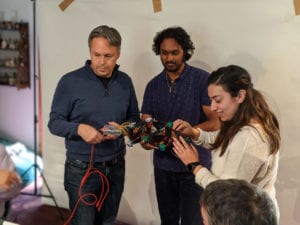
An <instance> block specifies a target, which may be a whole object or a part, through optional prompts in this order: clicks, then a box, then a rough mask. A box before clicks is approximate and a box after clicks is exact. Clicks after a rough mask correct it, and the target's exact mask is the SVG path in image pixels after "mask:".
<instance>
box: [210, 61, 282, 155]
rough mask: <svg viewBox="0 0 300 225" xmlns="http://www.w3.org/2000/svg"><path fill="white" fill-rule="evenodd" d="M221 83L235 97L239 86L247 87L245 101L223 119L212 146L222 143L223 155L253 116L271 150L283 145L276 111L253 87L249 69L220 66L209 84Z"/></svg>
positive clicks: (239, 88) (211, 76)
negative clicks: (233, 113)
mask: <svg viewBox="0 0 300 225" xmlns="http://www.w3.org/2000/svg"><path fill="white" fill-rule="evenodd" d="M210 84H215V85H220V86H222V87H223V89H224V90H225V91H226V92H228V93H229V94H230V95H231V96H232V97H236V96H237V95H238V93H239V91H240V90H245V91H246V96H245V99H244V101H243V102H242V103H241V104H240V106H239V109H238V110H237V112H236V113H235V115H234V117H233V118H232V119H231V120H230V121H225V122H222V123H221V129H220V132H219V135H218V136H217V138H216V141H215V142H214V144H213V145H212V149H216V148H218V147H220V146H221V153H220V156H221V155H223V154H224V152H225V151H226V148H227V146H228V144H229V142H230V141H231V140H232V138H233V137H234V135H235V134H236V133H237V132H239V130H240V129H241V128H242V127H243V126H246V125H250V120H251V119H255V120H257V121H258V122H259V123H260V124H261V125H262V127H263V129H264V131H265V133H266V136H267V138H268V142H269V145H270V154H273V153H276V152H277V151H278V150H279V147H280V131H279V123H278V120H277V118H276V116H275V114H274V113H273V112H272V111H271V110H270V109H269V106H268V104H267V102H266V101H265V99H264V97H263V95H262V94H261V93H260V92H259V91H258V90H256V89H254V88H253V84H252V82H251V77H250V75H249V73H248V72H247V71H246V70H245V69H243V68H242V67H239V66H236V65H229V66H225V67H221V68H219V69H217V70H216V71H214V72H212V74H211V75H210V76H209V78H208V85H210Z"/></svg>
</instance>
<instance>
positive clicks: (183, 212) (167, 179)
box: [154, 168, 203, 225]
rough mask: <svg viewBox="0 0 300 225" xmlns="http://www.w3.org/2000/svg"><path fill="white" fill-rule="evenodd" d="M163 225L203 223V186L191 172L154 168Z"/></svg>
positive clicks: (200, 224) (197, 224)
mask: <svg viewBox="0 0 300 225" xmlns="http://www.w3.org/2000/svg"><path fill="white" fill-rule="evenodd" d="M154 176H155V188H156V197H157V203H158V209H159V214H160V218H161V225H179V224H181V225H203V222H202V216H201V212H200V204H199V201H200V195H201V193H202V190H203V189H202V188H201V187H200V186H199V185H198V184H196V183H195V180H194V179H195V177H194V175H193V174H192V173H190V172H181V173H178V172H171V171H165V170H161V169H158V168H154Z"/></svg>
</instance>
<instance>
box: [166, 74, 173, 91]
mask: <svg viewBox="0 0 300 225" xmlns="http://www.w3.org/2000/svg"><path fill="white" fill-rule="evenodd" d="M166 82H167V85H168V88H169V93H172V90H173V87H174V85H175V81H172V80H171V79H169V78H168V76H167V75H166Z"/></svg>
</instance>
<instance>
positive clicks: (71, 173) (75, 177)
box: [64, 159, 125, 225]
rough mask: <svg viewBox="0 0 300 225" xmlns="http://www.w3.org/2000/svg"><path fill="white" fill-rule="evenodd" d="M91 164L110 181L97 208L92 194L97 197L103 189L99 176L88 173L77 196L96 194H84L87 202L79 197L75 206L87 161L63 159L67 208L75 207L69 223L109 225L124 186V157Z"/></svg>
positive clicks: (116, 209) (114, 216) (113, 217)
mask: <svg viewBox="0 0 300 225" xmlns="http://www.w3.org/2000/svg"><path fill="white" fill-rule="evenodd" d="M93 167H94V168H97V169H98V170H100V171H101V172H102V173H103V174H104V175H105V176H106V177H107V179H108V181H109V185H110V187H109V193H108V195H107V197H106V199H105V200H104V203H103V205H102V207H101V210H100V211H98V210H97V208H96V206H95V204H93V203H94V202H95V198H99V196H100V194H101V193H102V192H103V190H102V189H101V188H102V186H103V185H102V182H101V178H100V176H99V175H98V174H96V173H94V174H92V175H90V176H89V177H88V179H87V181H86V183H84V185H83V187H82V188H81V196H82V195H84V194H87V193H90V194H92V193H93V194H95V196H96V197H93V196H85V197H84V201H86V202H87V203H90V204H89V205H87V204H86V203H84V202H83V201H82V200H81V201H80V203H79V204H78V206H77V208H76V207H75V206H76V203H77V201H78V198H79V196H78V195H79V194H78V190H79V188H80V184H81V180H82V178H83V176H84V175H85V173H86V170H87V169H88V163H85V162H81V161H78V160H72V159H67V160H66V163H65V177H64V185H65V190H66V191H67V193H68V197H69V207H70V210H71V211H72V210H76V211H75V214H74V216H73V218H72V220H71V223H70V224H71V225H113V224H114V222H115V220H116V217H117V213H118V209H119V204H120V200H121V196H122V193H123V189H124V177H125V176H124V175H125V160H124V159H123V160H121V161H118V163H117V164H115V165H112V166H109V167H108V166H103V165H102V164H101V163H94V165H93Z"/></svg>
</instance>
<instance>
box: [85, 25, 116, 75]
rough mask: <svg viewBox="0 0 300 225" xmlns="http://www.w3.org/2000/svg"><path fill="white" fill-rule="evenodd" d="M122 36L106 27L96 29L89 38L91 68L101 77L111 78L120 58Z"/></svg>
mask: <svg viewBox="0 0 300 225" xmlns="http://www.w3.org/2000/svg"><path fill="white" fill-rule="evenodd" d="M121 42H122V39H121V35H120V34H119V32H118V31H117V30H116V29H115V28H113V27H109V26H106V25H103V26H99V27H96V28H94V29H93V30H92V31H91V33H90V35H89V38H88V45H89V49H90V56H91V68H92V70H93V71H94V73H95V74H96V75H97V76H99V77H104V78H107V77H110V76H111V75H112V72H113V69H114V67H115V65H116V63H117V60H118V58H119V57H120V51H121Z"/></svg>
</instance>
